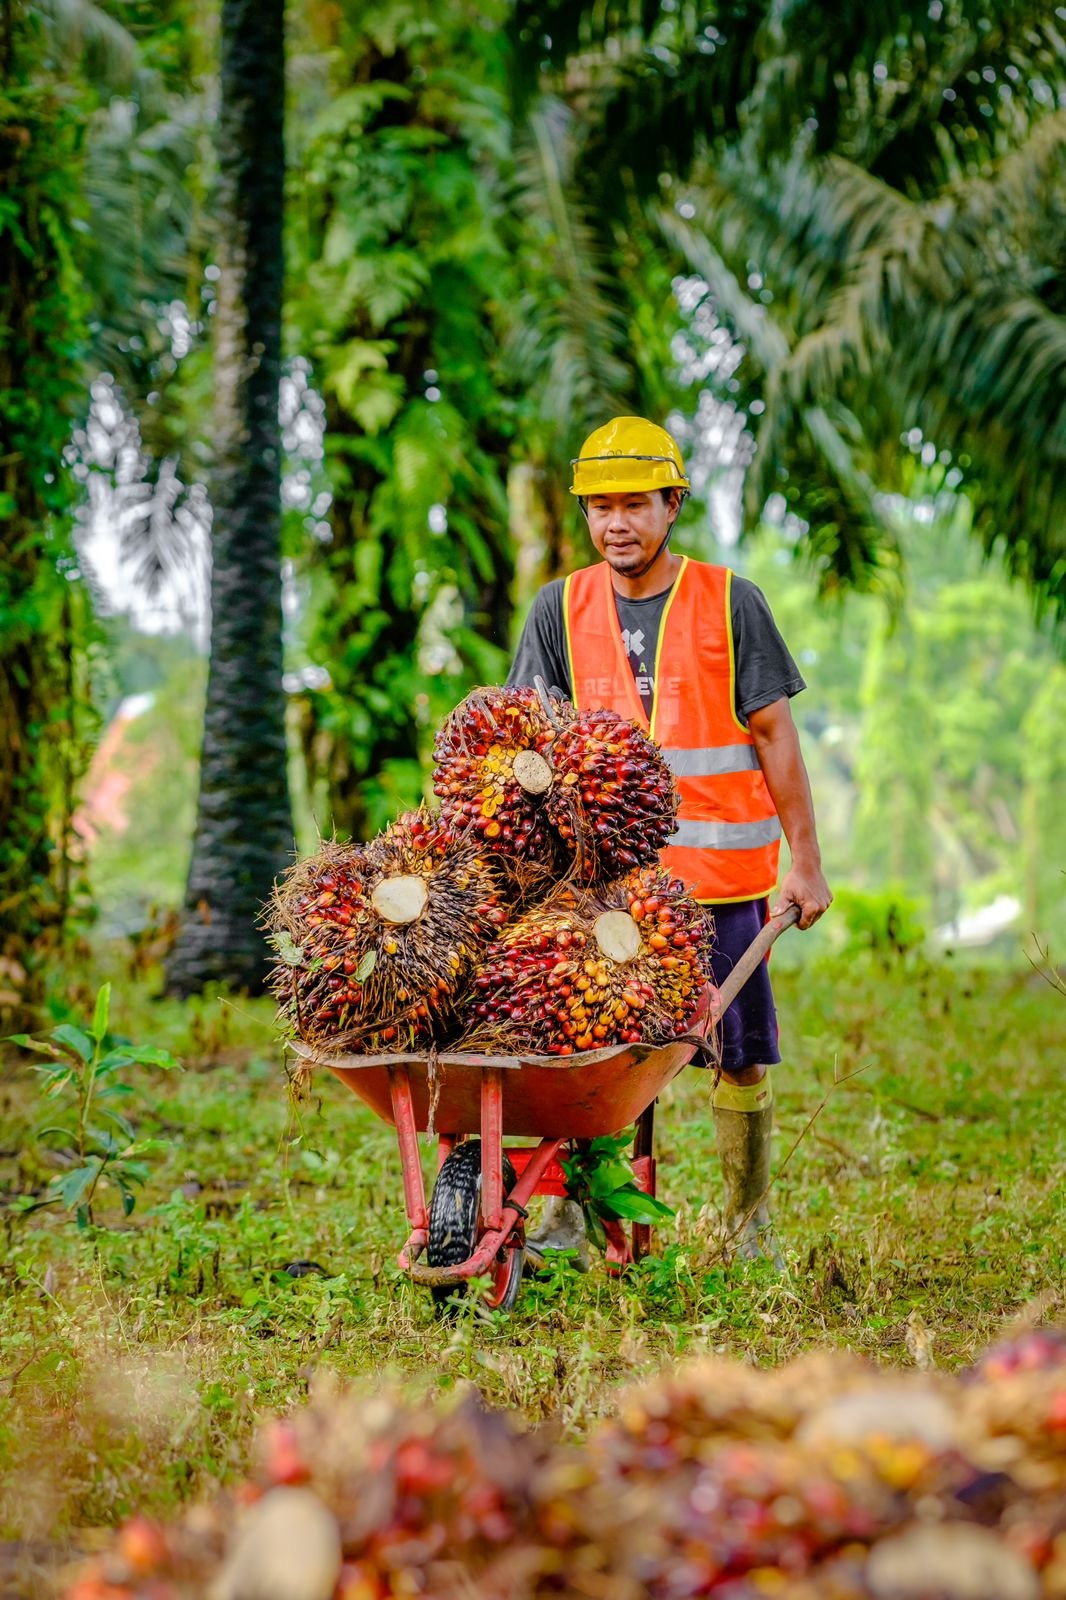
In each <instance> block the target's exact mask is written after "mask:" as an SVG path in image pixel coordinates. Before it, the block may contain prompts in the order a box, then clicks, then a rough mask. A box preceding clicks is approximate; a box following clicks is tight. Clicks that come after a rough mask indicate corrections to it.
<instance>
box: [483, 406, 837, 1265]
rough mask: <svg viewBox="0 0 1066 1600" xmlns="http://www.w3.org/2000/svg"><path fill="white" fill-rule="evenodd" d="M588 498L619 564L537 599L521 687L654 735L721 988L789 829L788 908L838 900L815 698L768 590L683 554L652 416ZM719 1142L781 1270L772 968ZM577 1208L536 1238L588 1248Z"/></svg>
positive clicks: (666, 456)
mask: <svg viewBox="0 0 1066 1600" xmlns="http://www.w3.org/2000/svg"><path fill="white" fill-rule="evenodd" d="M572 466H573V468H574V479H573V483H572V484H571V488H570V492H571V494H573V495H575V496H576V497H577V499H578V501H579V503H580V505H581V509H582V511H583V512H584V515H585V518H586V521H587V523H588V529H589V536H590V538H591V540H592V543H593V546H594V547H595V550H596V553H597V555H598V556H599V557H600V558H601V559H600V561H598V562H596V563H595V564H594V565H593V566H591V567H585V568H582V569H581V570H580V571H578V572H575V573H572V574H571V576H570V577H569V578H567V579H565V580H562V579H557V580H556V581H555V582H554V583H550V584H548V586H547V587H546V588H545V589H543V590H542V591H541V592H540V594H538V595H537V597H536V599H535V601H534V602H533V607H532V610H531V611H530V613H529V617H528V619H527V621H526V625H525V629H524V630H523V633H522V638H521V640H520V641H519V645H518V652H517V654H516V656H515V660H514V665H513V667H512V669H511V673H510V676H509V678H508V680H507V681H508V683H509V684H512V685H515V684H531V683H532V682H533V679H534V677H536V676H538V675H539V676H541V677H543V678H544V680H545V681H546V683H548V684H549V685H551V686H553V687H557V688H559V689H561V690H562V691H563V692H564V693H565V694H566V695H568V696H569V697H570V698H571V699H572V700H573V701H574V702H575V704H576V705H577V706H578V707H579V708H582V709H584V708H585V707H589V706H608V707H610V708H611V709H612V710H614V711H618V712H620V713H621V714H622V715H623V716H625V717H630V718H632V720H633V721H635V722H637V723H638V724H639V725H640V726H641V727H643V728H644V729H645V730H646V731H650V733H651V736H652V738H654V739H656V740H657V741H658V742H659V744H660V745H661V747H662V750H663V754H664V756H665V757H666V759H667V761H668V762H669V763H670V766H671V768H672V770H673V772H674V776H675V778H676V780H677V784H678V788H679V790H680V794H681V806H680V810H679V813H678V828H677V831H676V833H675V834H673V835H672V843H670V844H669V845H668V846H667V847H666V849H665V850H664V851H663V853H662V859H663V864H664V866H666V867H668V868H669V869H670V870H671V871H672V872H674V873H675V874H676V875H677V876H678V877H679V878H682V879H683V880H684V881H685V883H686V884H687V885H688V887H689V888H690V890H691V891H692V893H693V894H694V895H695V896H696V898H697V899H698V900H700V901H702V902H703V903H705V904H707V905H708V906H709V907H710V910H711V912H712V914H713V916H714V923H715V951H714V954H713V957H712V965H713V969H714V978H715V981H716V982H717V983H719V984H721V983H722V982H723V981H724V980H725V977H726V976H727V974H728V972H729V970H730V968H731V967H732V966H733V965H734V964H735V963H736V961H737V959H738V958H739V957H740V956H741V955H742V954H743V952H744V951H745V950H746V949H747V947H748V946H749V945H750V944H751V942H752V940H753V939H754V938H755V936H756V934H757V933H758V931H759V929H760V927H761V926H762V925H763V923H764V922H765V921H766V918H767V916H768V914H769V912H768V903H769V896H770V894H771V893H772V891H773V889H774V886H775V884H776V882H777V866H778V850H779V840H780V836H781V832H782V830H783V831H784V834H785V838H786V839H787V840H788V845H789V849H790V852H791V856H792V862H791V866H790V868H789V870H788V872H787V873H786V874H785V877H784V880H783V882H782V884H781V889H780V892H779V894H778V896H777V899H776V904H775V907H774V910H775V912H776V911H779V910H782V909H784V907H785V906H787V905H790V904H794V905H796V906H798V907H799V909H800V920H799V926H800V927H801V928H809V927H811V926H812V924H813V923H815V922H817V920H818V918H819V917H820V916H821V915H822V913H823V912H824V911H825V910H826V909H827V907H828V906H829V903H830V901H831V899H832V895H831V894H830V892H829V886H828V884H827V883H826V881H825V878H824V877H823V875H822V867H821V857H820V853H819V849H818V839H817V833H816V830H815V821H814V808H813V804H812V801H811V790H810V784H809V782H808V779H807V770H806V767H805V766H804V763H803V757H802V755H801V753H800V747H799V738H798V736H797V733H796V728H795V725H794V723H793V721H792V714H791V711H790V710H789V700H790V699H791V697H792V695H794V694H798V693H799V691H800V690H801V689H803V688H804V687H805V684H804V681H803V678H802V677H801V676H800V673H799V670H798V668H797V667H796V663H795V662H794V661H793V659H792V657H791V655H790V654H789V652H788V649H787V647H786V645H785V642H784V640H783V639H782V638H781V635H780V634H779V632H778V631H777V628H776V626H775V624H774V621H773V618H772V616H771V614H770V609H769V607H768V605H767V603H766V601H765V599H764V598H763V596H762V594H761V592H760V591H759V590H758V589H757V588H756V587H755V585H754V584H752V583H749V582H747V581H746V580H745V579H743V578H738V577H736V576H734V574H733V573H732V572H730V571H729V570H728V568H726V567H718V566H712V565H710V564H708V563H706V562H701V561H693V560H691V559H690V558H689V557H687V556H682V555H679V554H678V553H677V552H675V551H673V550H671V548H670V536H671V533H672V532H673V528H674V524H675V522H676V521H677V517H678V513H679V512H680V510H681V507H682V505H683V503H684V500H685V497H686V495H687V493H688V489H689V482H688V479H687V477H686V476H685V468H684V463H683V461H682V459H681V452H680V451H679V449H678V447H677V445H676V443H675V442H674V440H673V439H672V438H671V436H670V434H669V433H667V432H666V430H665V429H664V428H660V427H657V426H656V424H655V423H653V422H648V421H646V420H645V419H644V418H643V417H615V418H614V419H613V420H612V421H611V422H608V423H607V424H606V426H605V427H602V428H598V429H597V430H596V431H595V432H594V433H592V434H590V435H589V437H588V438H587V439H586V440H585V443H584V445H583V447H582V450H581V454H580V456H578V457H577V459H576V460H575V461H574V462H573V463H572ZM722 1047H723V1058H722V1075H721V1080H720V1082H719V1084H718V1087H717V1089H716V1091H715V1095H714V1101H713V1110H714V1120H715V1140H716V1144H717V1147H718V1156H719V1160H720V1162H721V1167H722V1176H723V1180H724V1183H725V1195H726V1222H727V1226H728V1228H729V1230H730V1233H731V1234H732V1235H733V1237H734V1243H735V1248H736V1249H737V1252H738V1254H740V1255H741V1256H742V1257H743V1258H745V1259H749V1260H750V1259H753V1258H755V1257H757V1256H759V1255H761V1254H764V1253H765V1254H769V1255H770V1256H771V1258H772V1259H773V1260H774V1261H775V1262H776V1263H777V1264H778V1265H779V1266H780V1264H781V1259H780V1256H779V1254H778V1251H777V1247H776V1244H775V1243H774V1240H773V1235H772V1233H771V1231H770V1216H769V1208H768V1205H767V1201H766V1195H767V1190H768V1186H769V1179H770V1141H771V1131H772V1125H773V1088H772V1085H771V1080H770V1070H769V1069H770V1067H771V1066H772V1065H774V1064H775V1063H776V1062H778V1061H780V1059H781V1056H780V1053H779V1051H778V1035H777V1017H776V1013H775V1010H774V1000H773V993H772V991H771V988H770V977H769V971H768V969H767V967H766V966H765V965H764V966H763V967H762V968H760V970H759V971H758V972H756V974H755V975H754V977H752V978H751V980H750V981H749V982H748V984H747V985H746V986H745V988H744V989H742V990H741V992H740V994H739V996H738V997H737V999H736V1000H735V1001H734V1002H733V1004H732V1006H730V1008H729V1010H728V1011H727V1012H726V1015H725V1017H724V1019H723V1024H722ZM579 1224H580V1214H579V1213H577V1211H576V1207H574V1206H573V1204H572V1202H562V1203H555V1204H552V1203H551V1202H549V1206H548V1210H547V1212H546V1215H545V1219H544V1223H543V1224H542V1229H541V1232H540V1233H539V1234H538V1235H534V1236H533V1237H532V1238H531V1240H530V1243H531V1244H532V1245H533V1246H534V1248H535V1249H543V1248H544V1247H546V1246H547V1247H549V1248H550V1247H554V1248H567V1247H575V1246H576V1247H577V1248H578V1249H579V1256H580V1258H581V1260H580V1261H579V1264H582V1263H583V1261H584V1259H585V1257H584V1249H585V1246H584V1239H583V1230H582V1229H581V1228H580V1226H579Z"/></svg>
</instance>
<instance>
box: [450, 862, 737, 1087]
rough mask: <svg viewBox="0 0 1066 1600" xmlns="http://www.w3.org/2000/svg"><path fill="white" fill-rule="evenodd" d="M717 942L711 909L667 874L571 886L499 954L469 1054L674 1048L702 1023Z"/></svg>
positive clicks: (478, 986) (522, 923) (479, 986)
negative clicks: (708, 965)
mask: <svg viewBox="0 0 1066 1600" xmlns="http://www.w3.org/2000/svg"><path fill="white" fill-rule="evenodd" d="M710 939H711V930H710V926H709V919H708V917H707V914H706V912H705V911H704V909H703V907H702V906H700V905H698V904H697V903H696V901H694V900H692V899H691V898H690V897H689V896H688V895H687V894H686V893H685V890H684V886H683V885H682V884H681V882H680V881H679V880H678V879H677V878H672V877H671V876H670V874H669V873H668V872H664V871H663V870H662V869H661V868H659V867H641V868H637V869H635V870H634V871H632V872H629V873H627V874H626V875H625V877H623V878H619V879H617V880H616V881H615V882H614V883H610V884H606V885H603V886H600V887H598V888H596V889H592V890H589V889H583V888H582V887H580V886H579V885H577V884H574V883H569V884H566V885H564V886H563V887H562V888H560V889H559V890H558V891H556V893H555V894H553V895H552V896H551V897H550V898H549V899H548V900H546V901H544V902H543V903H542V904H541V905H538V906H535V907H534V908H532V909H531V910H528V911H526V912H525V913H524V914H523V915H522V916H520V917H518V918H516V920H515V921H514V922H512V923H511V924H510V925H509V926H508V927H507V928H505V929H504V931H503V933H502V934H501V935H500V937H499V939H498V940H497V942H496V943H495V944H494V945H493V947H492V948H491V950H490V951H489V952H488V954H487V956H486V958H485V961H484V963H483V964H482V966H481V969H480V971H479V972H478V973H477V975H476V977H475V978H474V985H473V999H472V1002H471V1004H470V1006H469V1007H468V1014H469V1015H470V1016H471V1017H472V1026H471V1028H470V1030H469V1032H468V1033H467V1034H466V1035H465V1036H464V1039H463V1048H465V1049H471V1050H474V1049H476V1050H491V1051H492V1052H493V1053H500V1054H511V1055H561V1056H566V1055H573V1054H574V1053H575V1052H577V1051H580V1050H595V1049H599V1048H601V1047H603V1046H606V1045H611V1044H636V1043H640V1042H644V1043H648V1044H663V1043H665V1042H667V1041H668V1040H670V1039H674V1038H676V1037H677V1036H678V1035H679V1034H683V1033H684V1032H685V1031H686V1030H687V1028H688V1027H689V1026H690V1025H691V1022H692V1019H693V1017H694V1015H695V1012H696V1010H697V1007H698V1004H699V1000H700V996H701V993H702V990H703V988H704V985H705V984H706V983H707V981H708V976H707V973H706V972H705V970H704V965H703V955H702V952H703V951H704V950H705V949H707V948H709V945H710Z"/></svg>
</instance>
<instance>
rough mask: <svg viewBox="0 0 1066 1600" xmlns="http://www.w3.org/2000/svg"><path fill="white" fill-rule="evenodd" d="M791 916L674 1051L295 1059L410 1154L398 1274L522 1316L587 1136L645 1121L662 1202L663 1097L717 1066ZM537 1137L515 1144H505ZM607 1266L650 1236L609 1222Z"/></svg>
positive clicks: (642, 1179)
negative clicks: (472, 1290) (681, 1079)
mask: <svg viewBox="0 0 1066 1600" xmlns="http://www.w3.org/2000/svg"><path fill="white" fill-rule="evenodd" d="M799 915H800V913H799V908H798V907H796V906H788V907H786V909H785V910H784V912H783V913H782V914H781V915H780V916H778V917H772V918H771V919H770V921H769V922H767V924H766V926H765V927H764V928H762V930H761V931H760V932H759V934H758V936H757V937H756V938H755V940H754V941H753V942H752V944H751V945H750V947H749V948H748V950H746V951H745V953H744V955H743V956H742V957H741V959H740V960H739V961H738V962H737V964H736V966H735V967H734V969H733V971H732V972H731V973H730V975H729V977H728V979H727V980H726V982H725V983H724V984H723V985H722V987H721V989H719V990H715V989H712V988H710V987H707V988H706V989H705V990H704V992H703V995H702V997H701V1001H700V1006H699V1008H698V1011H697V1014H696V1017H695V1020H694V1022H693V1026H692V1029H691V1031H690V1032H689V1033H687V1034H685V1035H684V1036H683V1037H682V1038H679V1039H673V1040H671V1041H670V1042H669V1043H668V1044H659V1045H650V1044H629V1045H610V1046H608V1047H606V1048H604V1049H600V1050H586V1051H583V1052H581V1053H579V1054H576V1055H572V1056H486V1055H472V1054H468V1053H464V1052H458V1051H455V1052H449V1051H441V1052H439V1053H438V1052H436V1051H431V1052H428V1053H427V1052H424V1051H423V1052H421V1053H399V1052H398V1053H394V1054H390V1055H377V1056H359V1055H326V1054H323V1053H321V1052H319V1051H315V1050H312V1049H310V1048H309V1047H308V1046H307V1045H303V1044H300V1043H298V1042H294V1043H293V1045H292V1048H293V1050H294V1051H295V1052H296V1053H297V1054H298V1055H300V1056H302V1057H304V1058H305V1059H306V1060H308V1061H312V1062H315V1063H316V1064H318V1065H320V1066H324V1067H328V1068H329V1070H330V1071H331V1072H332V1073H333V1074H334V1076H335V1077H337V1078H339V1079H340V1080H341V1082H342V1083H344V1084H346V1085H347V1086H348V1088H349V1089H350V1090H351V1091H352V1093H353V1094H355V1095H357V1096H358V1097H359V1099H360V1100H362V1101H364V1102H365V1104H366V1105H368V1106H370V1108H371V1110H372V1111H374V1112H376V1113H377V1115H378V1116H379V1117H381V1118H382V1120H383V1121H385V1122H389V1123H392V1124H393V1126H394V1127H395V1129H396V1137H397V1141H398V1143H399V1147H400V1161H401V1165H402V1169H403V1190H404V1200H405V1203H406V1207H407V1217H408V1221H409V1223H410V1226H411V1232H410V1235H409V1237H408V1239H407V1242H406V1244H405V1245H404V1247H403V1249H402V1250H401V1251H400V1254H399V1258H398V1259H399V1264H400V1266H401V1268H402V1269H403V1270H404V1272H407V1273H409V1274H410V1276H411V1277H412V1278H413V1279H414V1281H415V1282H416V1283H420V1284H423V1285H424V1286H425V1287H426V1288H428V1289H429V1290H430V1292H431V1293H432V1295H433V1298H434V1300H435V1301H436V1302H437V1304H438V1306H442V1305H443V1304H444V1303H445V1302H446V1301H447V1300H448V1299H449V1298H450V1297H451V1296H452V1295H454V1294H456V1293H461V1292H462V1290H463V1289H464V1288H465V1286H466V1284H467V1283H468V1282H469V1280H470V1279H471V1278H475V1277H482V1276H487V1277H488V1278H489V1279H490V1288H489V1289H488V1291H487V1292H486V1294H485V1296H484V1303H485V1304H486V1305H487V1306H488V1307H490V1308H497V1309H501V1310H507V1311H509V1310H511V1308H512V1307H513V1306H514V1303H515V1300H516V1298H517V1295H518V1290H519V1286H520V1284H521V1281H522V1263H523V1257H524V1254H525V1219H526V1215H527V1207H528V1206H529V1203H530V1201H531V1200H532V1199H533V1197H534V1195H565V1194H566V1177H565V1174H564V1172H563V1168H562V1164H561V1162H560V1159H559V1158H560V1154H561V1153H562V1152H564V1151H565V1149H566V1148H567V1146H569V1145H570V1144H571V1143H572V1142H573V1141H575V1140H581V1139H595V1138H598V1137H599V1136H601V1135H603V1134H614V1133H618V1132H620V1131H621V1130H622V1129H623V1128H627V1127H629V1126H630V1124H631V1123H636V1136H635V1138H634V1142H633V1176H634V1181H635V1182H636V1184H637V1186H638V1188H640V1189H642V1190H643V1191H644V1193H645V1194H649V1195H654V1194H655V1189H656V1173H655V1157H654V1155H653V1153H652V1152H653V1142H654V1118H655V1101H656V1098H657V1096H658V1095H659V1094H660V1093H661V1091H662V1090H663V1089H664V1088H665V1087H666V1085H667V1084H668V1083H669V1082H670V1081H671V1080H672V1079H673V1078H676V1077H677V1075H678V1073H679V1072H681V1071H682V1070H683V1069H684V1068H685V1067H686V1066H689V1065H699V1066H704V1065H707V1064H708V1061H712V1062H713V1061H715V1060H717V1052H716V1050H715V1047H714V1042H713V1041H714V1028H715V1026H716V1024H717V1022H718V1020H719V1018H720V1017H721V1016H722V1014H723V1013H724V1012H725V1010H726V1009H727V1007H728V1006H730V1005H731V1004H732V1002H733V1000H734V999H735V998H736V996H737V994H739V992H740V990H741V989H742V988H743V986H744V984H745V983H747V981H748V979H749V978H750V977H751V975H752V973H753V972H754V971H755V969H756V967H758V965H759V964H760V962H762V961H764V960H765V959H766V956H767V955H768V954H769V951H770V947H771V945H772V944H773V943H774V941H775V939H777V938H778V936H779V935H780V934H781V933H783V932H784V930H785V929H786V928H789V927H791V926H792V925H793V923H795V922H797V921H798V920H799ZM432 1129H443V1130H446V1131H444V1132H439V1133H438V1134H437V1179H436V1183H435V1184H434V1187H433V1192H432V1196H431V1198H430V1201H429V1204H428V1205H427V1203H426V1190H425V1184H424V1182H423V1178H422V1163H421V1160H420V1157H419V1149H418V1135H419V1134H420V1133H425V1132H427V1131H430V1130H432ZM505 1136H508V1137H516V1138H526V1139H529V1138H535V1139H538V1140H539V1143H537V1144H525V1145H510V1144H509V1145H507V1147H506V1148H505V1147H504V1142H503V1141H504V1138H505ZM606 1231H607V1240H608V1248H607V1263H608V1267H609V1268H610V1269H612V1270H614V1271H621V1270H622V1268H624V1267H626V1266H628V1265H630V1264H631V1263H632V1262H634V1261H638V1260H640V1258H641V1257H642V1256H644V1255H646V1254H647V1253H648V1251H649V1249H650V1246H651V1227H650V1225H649V1224H647V1223H639V1222H638V1223H634V1224H633V1225H632V1229H631V1230H630V1229H627V1228H626V1226H625V1225H624V1224H623V1223H621V1222H609V1223H607V1225H606Z"/></svg>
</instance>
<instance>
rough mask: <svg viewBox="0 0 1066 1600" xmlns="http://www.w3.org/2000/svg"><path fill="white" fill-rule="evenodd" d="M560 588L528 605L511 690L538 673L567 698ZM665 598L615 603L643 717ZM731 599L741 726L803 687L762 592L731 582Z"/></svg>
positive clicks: (558, 584)
mask: <svg viewBox="0 0 1066 1600" xmlns="http://www.w3.org/2000/svg"><path fill="white" fill-rule="evenodd" d="M563 581H564V580H563V579H562V578H556V579H555V581H554V582H553V583H549V584H547V585H546V586H545V587H544V588H543V589H542V590H541V591H540V593H539V594H538V595H537V597H536V599H535V600H534V602H533V605H532V607H531V609H530V612H529V616H528V617H527V618H526V625H525V627H524V628H523V630H522V637H521V639H520V640H519V641H518V649H517V651H516V652H515V658H514V663H513V665H512V667H511V671H510V673H509V674H508V678H507V682H508V684H509V685H510V686H512V687H514V686H515V685H517V684H531V683H532V682H533V679H534V678H535V677H536V676H538V674H539V676H540V677H542V678H543V679H544V681H545V683H547V684H548V686H549V688H558V689H561V690H562V691H563V693H564V694H566V695H569V694H570V693H571V692H572V686H571V683H570V663H569V660H568V659H567V654H566V629H565V626H564V623H563ZM671 587H672V585H671ZM669 596H670V590H669V589H664V590H663V591H662V593H661V594H653V595H650V596H649V597H648V599H646V600H626V599H623V598H622V596H620V595H617V594H616V595H615V597H614V598H615V605H616V606H617V609H618V622H619V625H620V627H621V629H622V642H623V644H624V645H625V647H626V652H627V654H628V656H629V664H630V666H631V667H632V669H633V676H634V678H635V679H636V683H637V691H638V693H639V694H640V698H641V700H642V702H643V704H644V709H645V711H646V712H647V713H648V715H649V716H650V714H651V707H652V693H653V690H654V686H655V684H654V677H653V674H654V670H655V647H656V644H657V643H658V639H659V626H660V623H661V622H662V616H663V611H664V609H665V607H666V602H667V600H668V599H669ZM731 599H732V618H733V649H734V654H735V658H736V686H735V699H736V710H737V716H738V717H741V718H743V719H746V718H747V717H748V716H749V715H750V713H751V712H752V711H758V710H759V709H760V708H761V707H762V706H768V705H770V704H772V702H773V701H774V700H780V699H782V698H783V697H784V696H788V697H789V698H791V696H792V695H794V694H799V692H800V690H801V689H805V688H806V687H807V686H806V684H805V683H804V681H803V677H802V675H801V673H800V670H799V668H798V667H797V665H796V663H795V661H793V659H792V656H791V654H790V653H789V649H788V646H787V645H786V643H785V641H784V639H782V637H781V635H780V633H779V632H778V629H777V624H776V623H775V622H774V619H773V616H772V615H771V612H770V607H769V606H768V605H767V603H766V597H765V595H764V594H763V592H762V590H761V589H759V588H757V587H756V585H755V584H754V583H751V582H750V581H749V580H748V579H747V578H739V577H736V576H734V578H733V583H732V590H731Z"/></svg>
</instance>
